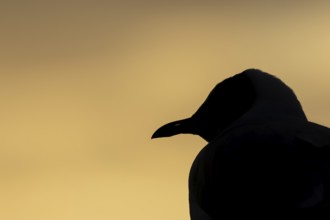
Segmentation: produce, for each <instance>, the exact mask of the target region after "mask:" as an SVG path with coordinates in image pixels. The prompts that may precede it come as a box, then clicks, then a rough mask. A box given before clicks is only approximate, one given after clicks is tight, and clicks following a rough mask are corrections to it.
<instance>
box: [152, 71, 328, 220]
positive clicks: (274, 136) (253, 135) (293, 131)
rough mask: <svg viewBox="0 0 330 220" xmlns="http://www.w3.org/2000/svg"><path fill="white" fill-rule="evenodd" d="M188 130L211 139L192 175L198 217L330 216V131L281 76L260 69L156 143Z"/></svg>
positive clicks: (217, 93) (226, 85)
mask: <svg viewBox="0 0 330 220" xmlns="http://www.w3.org/2000/svg"><path fill="white" fill-rule="evenodd" d="M180 133H190V134H196V135H199V136H201V137H202V138H204V139H205V140H206V141H207V142H208V144H207V145H206V146H205V147H204V148H203V149H202V150H201V152H200V153H199V154H198V156H197V157H196V159H195V161H194V163H193V165H192V167H191V171H190V176H189V203H190V215H191V219H192V220H218V219H228V218H223V217H225V216H231V217H232V218H234V217H235V216H236V217H237V216H240V215H242V214H243V215H245V216H249V215H250V216H254V217H255V216H258V215H259V217H260V216H261V217H262V216H263V215H265V216H268V217H269V216H276V215H278V216H282V215H283V214H284V213H285V214H286V216H282V217H289V215H291V217H292V216H295V217H297V216H298V215H300V217H302V216H304V217H306V216H307V215H308V214H313V215H315V214H318V213H322V214H324V213H326V211H327V210H329V211H328V212H330V160H329V159H330V129H329V128H327V127H324V126H321V125H318V124H315V123H313V122H309V121H308V120H307V118H306V116H305V114H304V112H303V109H302V107H301V105H300V103H299V101H298V99H297V97H296V96H295V94H294V92H293V91H292V90H291V89H290V88H289V87H288V86H287V85H285V84H284V83H283V82H282V81H281V80H279V79H278V78H276V77H274V76H272V75H270V74H268V73H265V72H262V71H260V70H256V69H248V70H245V71H244V72H242V73H240V74H237V75H235V76H233V77H231V78H228V79H226V80H224V81H223V82H221V83H219V84H218V85H217V86H216V87H215V88H214V89H213V90H212V91H211V93H210V95H209V96H208V97H207V99H206V100H205V102H204V103H203V104H202V106H201V107H200V108H199V109H198V110H197V112H196V113H195V114H194V115H192V117H190V118H187V119H183V120H179V121H175V122H171V123H169V124H166V125H164V126H162V127H161V128H159V129H158V130H157V131H156V132H155V133H154V134H153V136H152V138H159V137H169V136H172V135H176V134H180ZM328 215H329V214H328ZM265 216H263V217H265ZM268 217H266V218H264V219H269V218H268ZM284 219H285V218H284ZM313 219H316V218H315V216H314V218H313Z"/></svg>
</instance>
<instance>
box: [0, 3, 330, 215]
mask: <svg viewBox="0 0 330 220" xmlns="http://www.w3.org/2000/svg"><path fill="white" fill-rule="evenodd" d="M0 28H1V34H0V99H1V102H0V111H1V114H0V119H1V120H0V157H1V158H0V219H6V220H16V219H17V220H30V219H31V220H32V219H33V220H44V219H47V220H53V219H54V220H66V219H67V220H85V219H96V220H103V219H104V220H109V219H120V220H127V219H141V220H142V219H143V220H154V219H157V220H162V219H164V220H165V219H166V220H168V219H171V220H188V219H189V213H188V188H187V181H188V172H189V169H190V165H191V163H192V161H193V159H194V158H195V156H196V154H197V153H198V152H199V151H200V149H201V148H202V147H203V146H204V145H205V144H206V142H205V141H203V140H202V139H200V138H198V137H196V136H189V135H182V136H176V137H173V138H169V139H157V140H152V141H151V140H150V136H151V134H152V133H153V132H154V130H156V129H157V128H158V127H159V126H161V125H163V124H164V123H167V122H170V121H173V120H177V119H181V118H184V117H188V116H190V115H191V114H193V113H194V112H195V110H196V109H197V108H198V107H199V105H200V104H201V103H202V102H203V101H204V99H205V98H206V96H207V95H208V93H209V92H210V90H211V89H212V88H213V87H214V86H215V84H216V83H218V82H219V81H221V80H223V79H224V78H226V77H228V76H231V75H233V74H236V73H239V72H241V71H243V70H244V69H247V68H250V67H255V68H259V69H262V70H264V71H266V72H269V73H272V74H275V75H277V76H278V77H280V78H281V79H282V80H283V81H285V82H286V83H287V84H288V85H290V86H291V87H292V88H293V89H294V90H295V92H296V94H297V96H298V98H299V99H300V101H301V102H302V104H303V106H304V109H305V111H306V114H307V116H308V117H309V119H310V120H313V121H316V122H319V123H322V124H324V125H327V126H330V117H329V112H330V102H329V99H330V89H329V86H330V63H329V57H330V3H329V1H261V0H260V1H217V2H216V3H215V2H213V1H203V3H198V2H194V3H192V2H188V1H186V2H184V1H181V2H179V3H178V2H177V1H172V2H171V1H161V2H157V1H149V2H148V1H144V2H142V1H117V2H110V1H101V0H93V1H92V0H90V1H88V0H85V1H83V0H82V1H73V0H66V1H26V0H25V1H23V0H12V1H4V0H1V1H0Z"/></svg>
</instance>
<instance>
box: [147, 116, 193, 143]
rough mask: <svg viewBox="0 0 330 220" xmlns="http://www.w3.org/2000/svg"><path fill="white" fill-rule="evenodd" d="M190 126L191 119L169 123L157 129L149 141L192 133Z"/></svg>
mask: <svg viewBox="0 0 330 220" xmlns="http://www.w3.org/2000/svg"><path fill="white" fill-rule="evenodd" d="M191 130H192V126H191V119H190V118H187V119H183V120H179V121H174V122H170V123H168V124H166V125H163V126H162V127H160V128H158V129H157V131H155V133H154V134H153V135H152V137H151V139H153V138H160V137H170V136H173V135H177V134H186V133H190V134H191V133H192V132H191Z"/></svg>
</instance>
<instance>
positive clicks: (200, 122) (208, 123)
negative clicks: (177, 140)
mask: <svg viewBox="0 0 330 220" xmlns="http://www.w3.org/2000/svg"><path fill="white" fill-rule="evenodd" d="M254 100H255V91H254V88H253V85H252V83H251V80H250V78H249V77H248V76H247V75H246V74H245V73H244V72H242V73H240V74H237V75H234V76H233V77H230V78H228V79H225V80H224V81H222V82H220V83H219V84H217V85H216V86H215V88H214V89H213V90H212V91H211V93H210V94H209V95H208V97H207V98H206V100H205V101H204V103H203V104H202V105H201V106H200V108H199V109H198V110H197V111H196V113H195V114H193V115H192V116H191V117H190V118H186V119H182V120H178V121H174V122H170V123H168V124H165V125H164V126H162V127H160V128H159V129H158V130H157V131H156V132H155V133H154V134H153V135H152V138H160V137H169V136H173V135H177V134H195V135H199V136H201V137H202V138H203V139H205V140H206V141H208V142H210V141H211V140H213V139H214V138H215V137H216V136H217V134H218V133H219V132H221V131H222V130H224V129H225V128H226V127H228V126H229V125H230V124H231V123H232V122H233V121H235V120H237V119H238V118H240V116H242V115H243V114H244V113H245V112H247V111H248V109H250V108H251V106H252V105H253V103H254Z"/></svg>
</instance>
